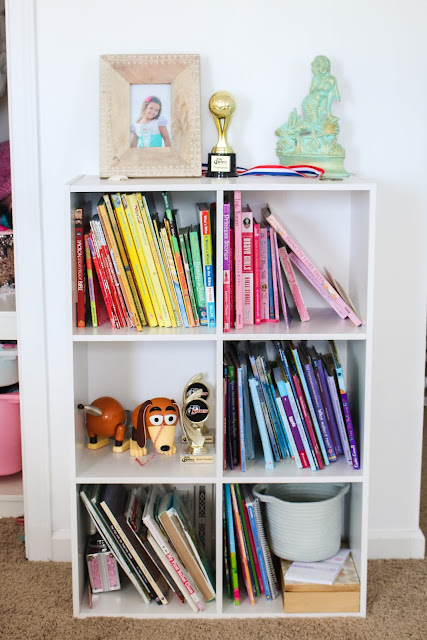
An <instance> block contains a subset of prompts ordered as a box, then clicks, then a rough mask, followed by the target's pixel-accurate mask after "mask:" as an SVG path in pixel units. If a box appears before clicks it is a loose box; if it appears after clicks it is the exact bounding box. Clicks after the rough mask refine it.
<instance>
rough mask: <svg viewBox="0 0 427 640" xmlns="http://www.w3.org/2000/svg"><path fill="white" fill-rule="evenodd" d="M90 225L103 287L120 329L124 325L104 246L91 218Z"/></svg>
mask: <svg viewBox="0 0 427 640" xmlns="http://www.w3.org/2000/svg"><path fill="white" fill-rule="evenodd" d="M90 226H91V229H92V235H91V237H92V241H93V243H94V247H95V251H96V252H97V256H98V260H99V264H100V266H101V271H102V275H103V277H104V287H105V289H106V291H108V293H109V300H110V304H111V308H112V311H113V314H114V317H115V320H116V327H117V329H121V328H122V327H124V326H126V325H125V324H123V314H122V312H121V310H120V304H119V300H118V297H117V292H116V287H115V284H114V281H113V279H112V275H111V269H110V267H109V264H108V259H107V258H108V257H107V255H106V252H105V248H104V247H103V246H102V242H101V239H100V236H99V230H98V227H97V225H96V222H95V220H91V222H90Z"/></svg>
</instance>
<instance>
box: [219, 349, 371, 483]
mask: <svg viewBox="0 0 427 640" xmlns="http://www.w3.org/2000/svg"><path fill="white" fill-rule="evenodd" d="M269 348H274V350H275V356H276V357H275V358H274V359H271V357H270V358H268V355H267V346H266V345H265V344H261V343H248V342H242V343H233V342H229V343H227V344H226V346H225V349H224V364H223V394H224V416H223V418H224V420H223V424H224V469H227V468H229V469H237V468H240V470H241V471H243V472H244V471H246V468H247V461H248V460H252V459H253V458H255V445H254V440H255V434H256V433H259V436H260V439H261V444H262V449H263V455H264V461H265V468H266V469H273V468H274V465H275V463H278V462H280V461H282V460H285V459H286V458H292V459H293V460H294V461H295V464H296V465H297V467H298V468H299V469H304V468H311V469H312V470H313V471H317V470H320V469H323V468H324V467H327V466H329V465H330V464H333V463H334V462H336V461H337V459H338V458H339V457H340V456H343V457H344V459H345V461H346V462H347V464H348V465H350V466H352V467H353V468H354V469H360V458H359V451H358V445H357V438H356V431H355V427H354V424H353V420H352V417H351V413H350V406H349V399H348V395H347V388H346V383H345V379H344V372H343V367H342V365H341V362H340V358H339V354H338V350H337V348H336V345H335V342H334V341H333V340H330V341H329V349H330V351H329V352H328V353H319V352H318V351H317V350H316V349H315V348H314V346H309V344H308V343H307V342H306V341H302V342H300V343H299V344H295V343H293V342H292V341H273V342H272V343H271V347H269ZM273 357H274V356H273Z"/></svg>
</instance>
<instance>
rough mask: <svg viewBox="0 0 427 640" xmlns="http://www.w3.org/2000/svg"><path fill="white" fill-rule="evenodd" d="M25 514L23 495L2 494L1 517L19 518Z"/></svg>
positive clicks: (0, 500)
mask: <svg viewBox="0 0 427 640" xmlns="http://www.w3.org/2000/svg"><path fill="white" fill-rule="evenodd" d="M23 515H24V498H23V496H2V497H1V499H0V518H17V517H18V516H23Z"/></svg>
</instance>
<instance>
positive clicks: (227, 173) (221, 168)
mask: <svg viewBox="0 0 427 640" xmlns="http://www.w3.org/2000/svg"><path fill="white" fill-rule="evenodd" d="M238 175H239V174H238V173H237V171H236V154H235V153H210V154H209V155H208V170H207V172H206V176H207V177H208V178H236V177H237V176H238Z"/></svg>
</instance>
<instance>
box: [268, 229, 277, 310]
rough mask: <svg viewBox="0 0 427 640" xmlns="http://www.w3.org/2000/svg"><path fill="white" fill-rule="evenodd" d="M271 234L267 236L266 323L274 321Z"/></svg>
mask: <svg viewBox="0 0 427 640" xmlns="http://www.w3.org/2000/svg"><path fill="white" fill-rule="evenodd" d="M271 238H272V236H271V234H270V233H269V234H268V236H267V268H268V318H267V320H266V322H275V321H276V310H275V304H274V291H273V270H272V256H271V249H272V247H271Z"/></svg>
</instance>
